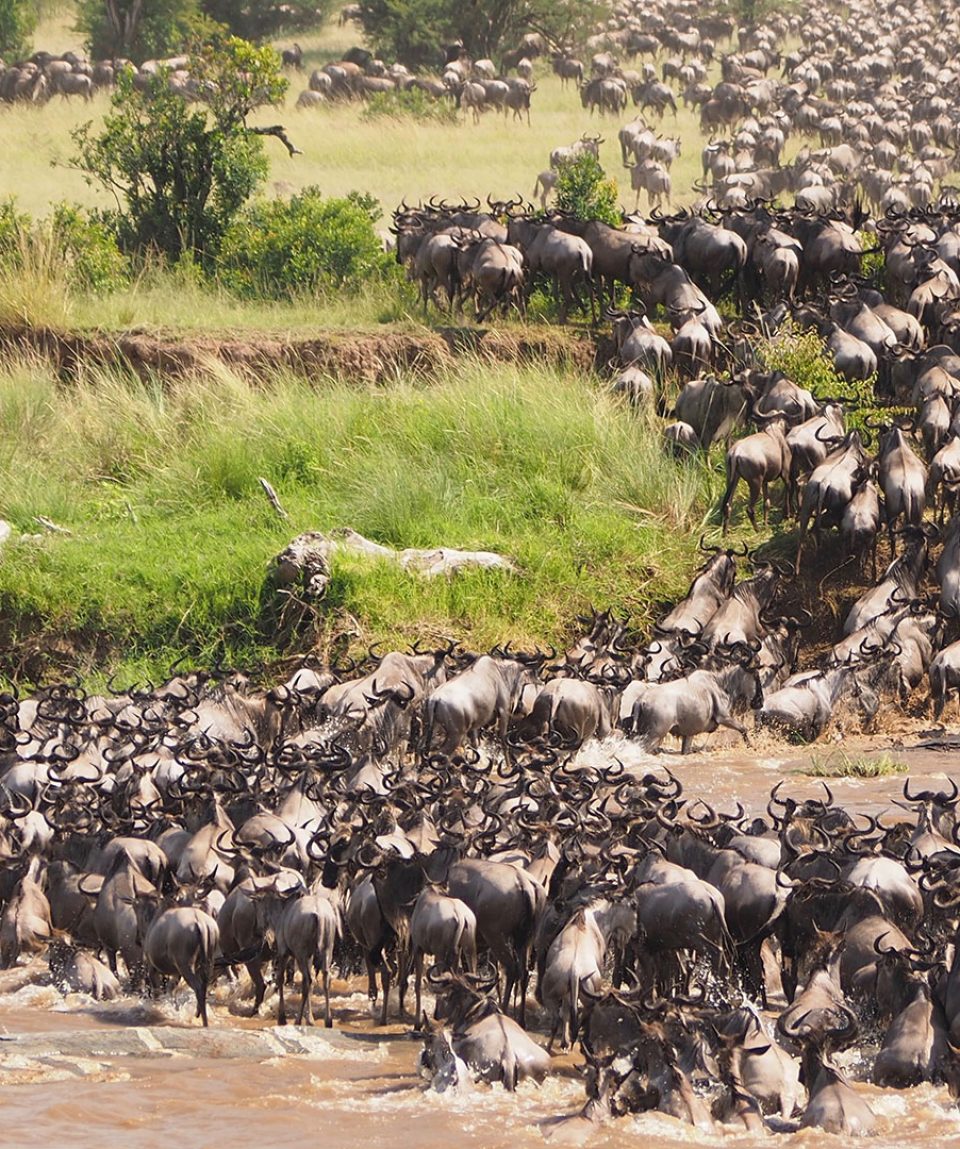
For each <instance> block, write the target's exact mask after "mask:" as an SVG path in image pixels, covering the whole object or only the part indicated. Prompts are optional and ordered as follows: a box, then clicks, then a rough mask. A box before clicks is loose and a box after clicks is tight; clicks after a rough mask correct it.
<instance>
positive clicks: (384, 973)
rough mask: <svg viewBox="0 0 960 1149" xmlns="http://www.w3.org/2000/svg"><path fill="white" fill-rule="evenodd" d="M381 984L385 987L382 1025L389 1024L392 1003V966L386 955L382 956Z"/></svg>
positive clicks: (381, 1013)
mask: <svg viewBox="0 0 960 1149" xmlns="http://www.w3.org/2000/svg"><path fill="white" fill-rule="evenodd" d="M380 982H381V984H382V986H383V1009H382V1010H381V1011H380V1024H381V1025H386V1024H387V1006H388V1005H389V1003H390V966H389V965H388V964H387V958H386V954H384V953H383V952H381V954H380Z"/></svg>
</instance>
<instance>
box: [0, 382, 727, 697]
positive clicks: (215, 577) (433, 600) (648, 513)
mask: <svg viewBox="0 0 960 1149" xmlns="http://www.w3.org/2000/svg"><path fill="white" fill-rule="evenodd" d="M261 475H263V476H266V477H267V478H268V479H269V480H270V481H271V482H272V483H273V485H274V486H275V487H276V489H277V492H278V494H279V496H280V499H281V501H282V502H283V504H284V506H285V507H286V509H287V511H288V512H289V514H290V522H289V523H283V522H282V521H281V520H279V519H278V518H277V517H276V515H275V514H274V513H273V511H272V510H271V509H270V507H269V505H268V503H267V501H266V499H265V498H264V496H263V494H262V491H261V490H260V487H259V484H258V477H259V476H261ZM714 487H715V478H714V476H713V475H712V473H711V472H709V471H707V470H706V469H704V468H702V467H701V466H699V465H697V464H693V463H691V464H685V465H678V464H674V463H672V462H668V461H666V460H665V459H664V457H663V455H662V453H661V450H660V446H659V441H658V435H657V431H656V429H655V427H654V426H653V425H652V424H649V423H647V422H646V421H644V420H643V419H640V418H638V417H637V416H636V415H634V414H633V413H632V412H631V411H629V410H628V409H626V408H625V407H622V406H621V405H620V404H619V403H618V402H616V401H614V400H613V399H612V398H610V397H609V395H608V394H607V393H606V392H605V390H604V389H603V387H602V386H601V385H600V384H599V383H598V381H597V380H595V379H593V378H590V377H583V376H582V375H579V374H575V373H572V372H569V373H558V372H554V371H551V370H547V369H545V368H534V367H530V368H507V367H492V366H490V365H489V364H482V365H481V364H480V363H475V362H471V361H469V360H468V361H464V362H461V363H460V364H459V365H458V367H457V369H456V371H454V372H451V373H450V374H449V375H447V376H445V377H441V378H439V379H437V380H436V381H435V382H433V383H431V384H429V385H426V384H424V383H423V382H422V381H417V380H415V379H398V380H397V381H396V382H395V383H393V384H392V385H390V386H389V387H381V388H370V389H360V388H358V387H356V386H347V385H342V384H335V383H329V382H325V381H323V380H317V379H311V380H306V379H303V378H297V377H294V376H291V375H284V374H278V375H276V376H274V377H270V378H259V379H257V380H247V379H245V378H244V377H242V376H240V375H237V374H235V373H232V372H231V371H229V370H226V369H223V368H218V369H215V370H213V369H211V370H210V371H208V372H205V373H202V374H199V375H197V376H196V377H193V378H190V379H185V380H181V381H179V382H170V381H166V382H163V383H161V382H159V381H150V380H148V381H141V380H139V379H136V378H133V377H130V376H126V375H123V374H117V373H110V372H97V371H93V370H91V371H88V372H87V373H86V374H85V375H84V376H83V377H82V378H81V379H80V380H78V381H77V382H76V383H71V384H70V385H69V386H65V385H63V384H61V383H59V382H58V380H57V379H56V378H55V376H54V374H53V372H52V371H51V370H50V368H49V367H48V366H46V365H44V364H42V363H19V364H13V365H8V366H7V367H5V368H4V369H3V370H2V372H0V491H2V496H0V515H2V516H3V517H4V518H7V519H8V520H10V521H11V522H12V523H13V525H14V527H15V528H16V530H17V532H23V533H24V534H25V535H26V536H27V537H23V536H22V535H21V537H19V538H18V539H17V541H15V542H13V543H10V544H8V545H7V546H6V547H5V548H4V550H3V552H2V562H0V619H3V632H4V633H3V639H4V641H3V642H2V647H0V649H2V651H3V653H2V655H0V670H2V671H3V672H4V673H6V674H7V675H11V676H14V677H24V676H26V677H30V678H36V677H38V676H40V675H42V674H45V673H56V672H61V673H62V672H63V671H65V670H67V669H73V668H78V669H79V670H80V671H81V672H82V673H88V672H89V671H90V669H91V668H92V667H94V666H96V667H97V668H107V669H111V668H115V667H120V668H121V669H122V671H123V672H124V674H126V675H127V676H136V675H143V674H147V673H149V674H153V675H157V674H161V673H163V670H164V668H165V667H166V666H167V665H169V663H170V662H172V661H173V660H174V659H175V658H177V657H179V656H180V655H181V654H184V653H186V654H187V655H188V656H189V658H190V659H191V660H196V661H201V660H206V661H209V660H210V659H211V658H212V657H215V656H217V655H223V656H225V657H226V658H227V660H229V661H231V662H233V663H234V664H237V665H242V666H245V667H250V666H256V665H257V664H260V663H263V662H268V663H274V662H276V661H277V660H278V659H279V658H281V657H282V656H283V655H284V654H286V653H292V652H296V651H302V650H303V649H305V648H307V647H309V646H311V645H312V644H314V643H316V644H318V645H319V646H321V647H325V645H326V644H328V643H329V642H330V641H331V640H332V639H333V637H334V636H335V635H337V634H346V636H347V637H348V638H349V640H350V641H351V642H352V643H353V644H354V645H355V646H362V645H364V644H366V643H369V642H372V641H374V640H375V639H379V640H384V641H386V642H388V643H405V642H407V641H410V640H411V639H413V638H415V637H417V636H418V635H419V636H424V637H436V636H440V635H449V636H452V637H456V638H459V639H461V640H463V641H464V642H466V643H468V644H469V645H471V646H473V647H474V648H477V647H484V646H486V645H488V644H491V643H493V642H498V641H499V642H502V641H505V640H507V639H512V640H513V641H514V642H519V643H529V644H533V643H537V642H539V643H543V642H545V641H547V642H549V641H552V642H557V643H559V642H562V641H563V640H564V639H565V637H567V635H568V634H569V633H570V631H571V629H572V625H573V618H574V615H575V614H576V613H577V612H578V611H583V610H584V609H585V608H586V607H587V606H588V605H589V604H591V603H595V604H597V605H599V606H606V605H610V604H614V605H617V606H619V607H621V608H623V609H626V610H630V611H631V612H632V613H633V615H634V618H635V620H636V621H637V623H638V624H640V623H642V622H643V621H645V620H646V619H647V618H648V617H649V615H650V613H651V611H652V609H653V606H654V604H655V602H656V601H658V600H663V599H665V598H666V597H668V596H672V595H676V594H677V593H679V592H680V591H682V589H683V587H684V585H685V583H686V581H687V577H688V572H689V570H690V568H691V567H692V566H693V565H695V558H694V555H695V547H696V542H695V540H696V538H697V535H698V533H699V530H700V529H701V521H702V519H703V517H704V514H705V512H706V510H707V508H708V507H709V505H710V503H711V501H712V499H713V498H714V497H715V495H716V491H715V490H714ZM41 515H42V516H46V517H47V518H49V519H51V520H53V522H55V523H57V524H59V525H61V526H63V527H65V528H67V529H68V530H69V531H70V532H71V534H70V535H65V534H48V533H43V532H40V529H39V528H38V526H37V523H36V517H37V516H41ZM341 525H342V526H351V527H353V528H355V529H356V530H358V531H360V532H361V533H363V534H365V535H366V536H368V537H370V538H373V539H375V540H377V541H379V542H383V543H386V544H389V545H393V546H397V547H405V546H417V547H431V546H435V545H439V544H444V545H448V546H457V547H464V548H471V549H473V548H476V549H489V550H495V551H499V552H500V553H503V554H506V555H508V556H510V557H511V558H512V559H513V560H514V561H515V563H516V564H517V567H518V571H519V573H517V574H509V573H502V572H475V573H467V574H463V575H460V576H457V577H455V578H451V579H440V580H430V581H428V580H423V579H421V578H418V577H417V576H415V575H411V574H406V573H404V572H402V571H400V570H398V569H395V568H393V567H392V566H389V565H387V564H384V563H369V562H366V561H359V560H352V561H342V562H338V563H336V564H335V566H334V572H333V575H334V577H333V580H332V584H331V588H330V591H329V594H328V597H327V599H326V600H325V602H324V605H323V610H322V612H321V614H320V617H319V620H318V622H319V625H318V627H317V628H313V627H306V628H305V629H299V630H298V629H293V630H291V629H290V628H286V629H284V628H280V630H277V629H276V628H275V622H276V620H275V618H274V617H273V616H272V614H271V612H270V610H269V609H268V608H267V606H266V605H265V599H264V584H265V579H266V575H267V572H268V568H269V564H270V561H271V559H272V557H273V556H274V555H275V554H276V553H278V552H279V551H280V550H281V549H282V548H283V546H284V545H285V544H286V542H287V541H288V540H289V538H291V537H292V536H293V535H294V534H296V533H298V532H299V531H302V530H306V529H321V530H323V529H330V528H333V527H336V526H341ZM38 533H39V537H30V536H36V535H37V534H38Z"/></svg>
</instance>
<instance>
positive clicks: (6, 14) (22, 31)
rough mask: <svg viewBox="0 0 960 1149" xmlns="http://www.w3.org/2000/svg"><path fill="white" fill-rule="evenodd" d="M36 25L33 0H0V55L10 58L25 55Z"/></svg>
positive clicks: (18, 57)
mask: <svg viewBox="0 0 960 1149" xmlns="http://www.w3.org/2000/svg"><path fill="white" fill-rule="evenodd" d="M36 26H37V10H36V6H35V4H34V3H33V0H0V56H6V57H7V58H8V59H10V60H17V59H21V58H22V57H23V56H25V55H26V54H27V52H28V51H29V50H30V37H31V36H32V35H33V31H34V29H35V28H36Z"/></svg>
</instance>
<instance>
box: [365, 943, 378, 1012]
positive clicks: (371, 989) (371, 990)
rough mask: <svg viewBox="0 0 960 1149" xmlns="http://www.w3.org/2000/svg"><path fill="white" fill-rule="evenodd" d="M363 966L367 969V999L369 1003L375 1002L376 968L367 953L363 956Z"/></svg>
mask: <svg viewBox="0 0 960 1149" xmlns="http://www.w3.org/2000/svg"><path fill="white" fill-rule="evenodd" d="M363 961H364V964H365V965H366V967H367V997H368V998H370V1000H371V1001H376V1000H377V967H376V966H375V965H374V963H373V961H372V960H371V958H370V954H369V953H365V954H364V955H363Z"/></svg>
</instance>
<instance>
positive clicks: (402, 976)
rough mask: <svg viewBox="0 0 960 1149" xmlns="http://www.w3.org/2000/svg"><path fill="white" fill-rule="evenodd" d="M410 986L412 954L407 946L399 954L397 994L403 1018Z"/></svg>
mask: <svg viewBox="0 0 960 1149" xmlns="http://www.w3.org/2000/svg"><path fill="white" fill-rule="evenodd" d="M409 984H410V953H409V951H408V950H407V948H406V946H402V947H400V948H399V950H398V953H397V992H398V994H399V997H400V1015H401V1017H402V1016H403V999H404V998H405V997H406V996H407V986H408V985H409Z"/></svg>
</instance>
